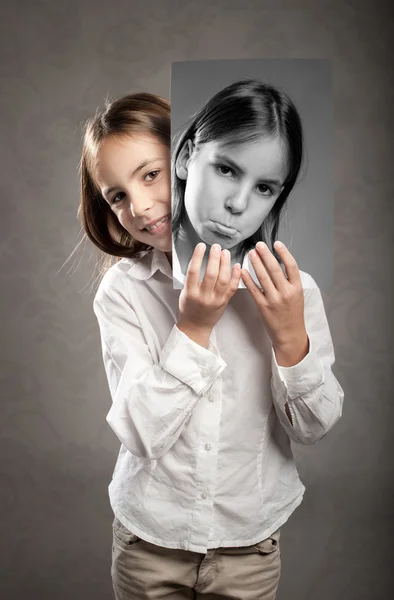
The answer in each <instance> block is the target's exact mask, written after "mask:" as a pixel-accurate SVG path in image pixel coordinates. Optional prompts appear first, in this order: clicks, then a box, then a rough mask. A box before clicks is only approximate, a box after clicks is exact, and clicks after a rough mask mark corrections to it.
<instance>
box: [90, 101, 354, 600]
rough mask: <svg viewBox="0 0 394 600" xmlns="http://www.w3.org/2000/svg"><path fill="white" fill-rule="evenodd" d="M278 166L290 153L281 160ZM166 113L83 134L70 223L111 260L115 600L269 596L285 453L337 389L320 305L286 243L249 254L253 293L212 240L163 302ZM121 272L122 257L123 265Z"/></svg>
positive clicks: (100, 306)
mask: <svg viewBox="0 0 394 600" xmlns="http://www.w3.org/2000/svg"><path fill="white" fill-rule="evenodd" d="M287 151H288V152H289V148H288V147H287ZM170 170H171V160H170V107H169V104H168V102H167V101H166V100H164V99H163V98H160V97H158V96H154V95H151V94H142V93H141V94H133V95H129V96H125V97H124V98H120V99H119V100H116V101H115V102H113V103H112V104H108V105H107V106H106V107H105V109H104V110H103V111H102V112H101V113H98V114H96V116H95V117H94V118H93V119H91V120H90V121H89V122H88V124H87V126H86V132H85V137H84V143H83V152H82V161H81V183H82V194H81V205H80V208H79V214H80V216H81V219H82V223H83V226H84V228H85V231H86V234H87V235H88V236H89V238H90V239H91V240H92V242H93V243H94V244H95V245H96V246H97V247H98V248H100V249H101V250H102V251H103V252H104V253H105V254H106V255H108V256H109V257H117V259H118V260H117V261H116V262H115V263H114V264H113V265H112V266H111V267H110V268H109V269H108V270H107V271H106V273H105V274H104V276H103V278H102V280H101V282H100V285H99V287H98V290H97V293H96V295H95V298H94V302H93V308H94V312H95V314H96V316H97V319H98V324H99V328H100V334H101V342H102V354H103V360H104V365H105V370H106V374H107V378H108V384H109V389H110V393H111V397H112V405H111V408H110V410H109V413H108V416H107V421H108V423H109V425H110V426H111V427H112V429H113V430H114V432H115V433H116V435H117V436H118V438H119V440H120V442H121V447H120V451H119V455H118V460H117V463H116V466H115V470H114V473H113V477H112V481H111V483H110V485H109V497H110V502H111V507H112V509H113V512H114V521H113V549H112V570H111V573H112V581H113V587H114V592H115V597H116V598H117V599H119V600H120V599H122V600H126V599H127V600H129V599H130V600H131V599H132V600H139V599H142V598H145V599H146V598H156V599H160V598H173V599H177V598H178V599H181V598H201V599H203V598H207V600H208V599H210V600H214V599H216V598H217V599H219V598H220V599H222V600H223V599H225V598H228V599H230V598H233V599H235V598H238V599H239V598H242V599H243V600H257V599H259V600H273V599H274V598H275V596H276V590H277V587H278V582H279V577H280V569H281V559H280V548H279V539H280V528H281V527H282V525H283V524H284V523H285V522H286V521H287V519H288V518H289V517H290V515H291V514H292V513H293V511H294V510H295V508H296V507H297V506H298V505H299V504H300V502H301V500H302V497H303V493H304V489H305V488H304V486H303V484H302V482H301V481H300V479H299V477H298V473H297V469H296V466H295V463H294V459H293V455H292V451H291V446H290V441H291V440H293V441H294V442H298V443H300V444H314V443H315V442H317V441H318V440H320V439H321V438H322V437H323V436H324V435H325V434H326V433H327V432H328V431H329V430H330V429H331V428H332V426H333V425H334V424H335V422H336V421H337V420H338V419H339V417H340V416H341V411H342V402H343V391H342V388H341V387H340V385H339V383H338V382H337V380H336V378H335V377H334V375H333V373H332V369H331V367H332V365H333V363H334V350H333V346H332V342H331V336H330V331H329V327H328V323H327V319H326V315H325V311H324V306H323V302H322V298H321V294H320V291H319V289H318V287H317V286H316V284H315V282H314V280H313V279H312V277H310V276H309V275H307V274H306V273H303V272H302V271H299V270H298V267H297V264H296V262H295V260H294V258H293V257H292V255H291V254H290V252H289V251H288V250H287V249H286V248H285V247H284V246H281V247H280V248H279V247H278V249H277V251H278V254H279V256H280V259H281V260H282V261H283V264H284V267H285V269H286V273H287V277H286V276H285V274H284V273H283V271H282V269H281V268H280V267H279V263H278V260H277V259H276V258H275V257H274V256H273V254H272V253H271V251H270V250H269V248H267V247H266V246H264V247H262V248H261V247H260V244H257V247H256V249H255V250H254V251H253V252H252V254H253V256H252V257H251V261H252V264H253V268H254V270H255V272H256V275H257V277H258V278H259V281H260V283H261V285H262V288H263V289H264V292H263V291H262V289H261V288H259V287H258V286H257V285H256V284H255V283H254V282H253V280H252V279H251V277H250V275H249V274H248V273H247V272H246V271H244V270H242V278H243V280H244V282H245V285H246V287H247V289H248V292H242V293H238V294H235V291H236V290H237V288H238V284H239V280H240V277H241V270H240V265H239V263H237V264H235V265H234V266H231V260H230V252H229V251H228V249H223V250H221V249H220V247H217V244H213V245H212V247H211V248H210V249H209V253H208V254H209V258H208V261H207V267H206V270H205V274H204V277H203V278H202V281H200V279H201V267H202V262H203V256H204V252H205V248H206V247H205V245H204V244H198V245H197V246H196V248H195V250H194V251H193V254H192V257H191V260H190V264H189V267H188V270H187V273H186V279H185V285H184V288H183V289H182V291H179V290H174V288H173V275H172V269H171V262H172V239H171V238H172V236H171V193H170V192H171V186H170ZM119 258H120V260H119Z"/></svg>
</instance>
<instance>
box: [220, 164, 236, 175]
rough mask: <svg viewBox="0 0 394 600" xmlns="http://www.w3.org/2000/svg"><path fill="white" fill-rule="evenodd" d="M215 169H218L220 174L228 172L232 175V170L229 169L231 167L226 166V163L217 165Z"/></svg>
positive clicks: (227, 173)
mask: <svg viewBox="0 0 394 600" xmlns="http://www.w3.org/2000/svg"><path fill="white" fill-rule="evenodd" d="M217 170H218V171H219V173H220V175H224V176H225V177H226V176H227V175H229V174H232V175H234V171H233V170H232V169H231V167H227V166H226V165H217Z"/></svg>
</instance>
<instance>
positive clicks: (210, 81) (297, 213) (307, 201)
mask: <svg viewBox="0 0 394 600" xmlns="http://www.w3.org/2000/svg"><path fill="white" fill-rule="evenodd" d="M250 76H252V77H258V78H259V79H261V80H263V81H264V82H266V83H269V84H271V85H274V86H275V87H277V88H278V89H280V90H282V91H283V92H285V93H287V94H288V95H289V96H290V98H291V100H292V101H293V102H294V104H295V105H296V108H297V110H298V112H299V114H300V117H301V120H302V125H303V132H304V142H305V146H304V147H305V156H304V162H303V165H302V167H301V170H300V174H299V178H298V183H296V185H295V187H294V188H293V191H292V192H291V194H290V196H289V198H288V200H287V202H286V205H285V209H284V210H283V212H282V217H281V223H280V226H279V232H278V239H279V240H281V241H283V242H284V243H285V244H286V245H287V247H288V248H289V250H290V252H291V253H292V254H293V256H294V257H295V259H296V261H297V263H298V266H299V268H300V269H302V270H303V271H306V272H307V273H309V274H310V275H312V277H313V278H314V279H315V281H316V283H317V284H318V286H319V287H320V288H321V289H322V290H323V289H324V290H327V291H328V290H329V288H330V286H331V284H332V265H333V261H332V252H333V221H334V207H333V204H334V197H333V180H332V168H333V164H332V160H333V157H332V152H333V145H332V143H333V119H332V117H333V114H332V112H333V111H332V81H331V80H332V77H331V65H330V62H329V61H328V60H323V59H294V58H293V59H287V60H286V59H279V60H275V59H246V60H237V59H224V60H223V59H222V60H204V61H186V62H176V63H174V64H173V65H172V69H171V129H172V136H178V135H179V132H180V131H181V130H183V129H185V128H186V126H187V125H188V124H190V122H191V117H192V115H193V113H195V112H196V111H197V110H199V109H200V108H201V107H202V106H203V105H204V104H205V103H206V102H207V100H209V98H211V97H212V96H213V95H214V94H216V93H217V92H218V91H219V90H221V89H223V88H224V87H226V86H227V85H229V84H230V83H233V82H234V81H237V80H239V79H243V78H244V77H250ZM172 149H173V150H175V144H174V143H173V146H172Z"/></svg>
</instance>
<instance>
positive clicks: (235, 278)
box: [227, 263, 241, 299]
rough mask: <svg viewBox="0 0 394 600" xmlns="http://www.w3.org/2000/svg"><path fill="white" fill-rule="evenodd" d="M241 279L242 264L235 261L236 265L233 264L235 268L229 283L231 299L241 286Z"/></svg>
mask: <svg viewBox="0 0 394 600" xmlns="http://www.w3.org/2000/svg"><path fill="white" fill-rule="evenodd" d="M240 279H241V265H240V264H239V263H235V265H234V266H233V270H232V273H231V279H230V283H229V284H228V288H227V289H228V293H229V297H228V298H229V299H230V298H231V296H233V295H234V294H235V292H236V291H237V289H238V288H239V281H240Z"/></svg>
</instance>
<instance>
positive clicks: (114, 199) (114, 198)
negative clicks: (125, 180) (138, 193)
mask: <svg viewBox="0 0 394 600" xmlns="http://www.w3.org/2000/svg"><path fill="white" fill-rule="evenodd" d="M125 195H126V194H125V193H124V192H119V194H116V196H114V197H113V198H112V200H111V204H119V202H121V200H123V198H124V197H125ZM117 198H119V200H117Z"/></svg>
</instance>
